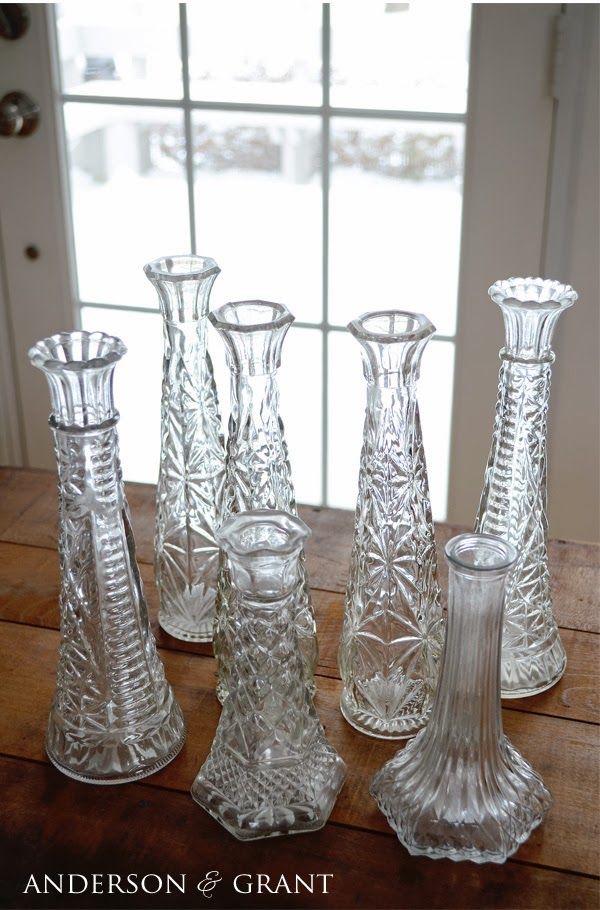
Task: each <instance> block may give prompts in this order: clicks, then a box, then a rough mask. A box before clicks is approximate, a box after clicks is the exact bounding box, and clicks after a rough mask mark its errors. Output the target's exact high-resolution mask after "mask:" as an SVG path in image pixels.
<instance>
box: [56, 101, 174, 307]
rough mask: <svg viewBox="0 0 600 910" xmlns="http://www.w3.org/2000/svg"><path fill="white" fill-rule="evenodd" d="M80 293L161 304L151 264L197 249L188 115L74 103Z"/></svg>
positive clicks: (70, 124) (70, 133)
mask: <svg viewBox="0 0 600 910" xmlns="http://www.w3.org/2000/svg"><path fill="white" fill-rule="evenodd" d="M65 126H66V132H67V141H68V147H69V160H70V176H71V202H72V212H73V227H74V239H75V258H76V263H77V274H78V279H79V295H80V297H81V299H82V300H84V301H89V302H90V303H109V304H129V305H135V306H150V307H157V306H158V304H157V299H156V294H155V292H154V290H153V289H152V287H151V285H150V284H149V282H148V281H147V280H146V278H145V277H144V275H143V272H142V267H143V265H144V264H145V263H146V262H149V261H150V260H151V259H155V258H156V257H158V256H164V255H165V254H170V253H175V252H182V251H186V250H189V248H190V238H189V213H188V202H187V190H186V182H185V169H184V165H183V161H184V155H185V144H184V137H183V115H182V113H181V111H169V110H165V109H161V108H151V107H128V106H124V105H104V104H78V103H72V104H66V105H65Z"/></svg>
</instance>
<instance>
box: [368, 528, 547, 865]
mask: <svg viewBox="0 0 600 910" xmlns="http://www.w3.org/2000/svg"><path fill="white" fill-rule="evenodd" d="M446 557H447V559H448V564H449V603H448V623H447V631H446V647H445V650H444V658H443V665H442V671H441V675H440V682H439V687H438V690H437V694H436V698H435V704H434V707H433V711H432V713H431V718H430V720H429V723H428V725H427V727H426V728H425V729H424V730H422V731H421V732H420V733H419V734H418V736H416V737H415V739H413V740H412V742H410V743H409V744H408V745H407V746H406V748H405V749H403V750H401V751H399V752H398V753H397V754H396V755H395V757H394V758H393V759H392V760H391V761H389V762H387V764H385V765H384V766H383V768H382V769H381V770H380V771H379V772H378V773H377V774H376V775H375V777H374V778H373V781H372V782H371V795H372V796H373V797H374V798H375V799H376V801H377V803H378V805H379V808H380V809H381V811H382V812H383V813H384V815H385V816H386V818H387V820H388V821H389V823H390V825H391V826H392V828H394V830H395V831H396V833H397V834H398V838H399V840H400V842H401V843H402V844H403V845H404V846H405V847H406V849H407V850H408V851H409V853H412V854H413V855H425V856H430V857H431V858H433V859H444V858H445V859H452V860H471V861H472V862H475V863H487V862H489V863H503V862H504V861H505V860H506V859H507V858H508V857H509V856H510V855H511V854H512V853H514V852H515V850H516V849H517V848H518V847H519V845H520V844H522V843H523V842H524V841H525V840H527V838H528V837H529V835H530V834H531V832H532V830H533V829H534V828H536V827H537V826H538V825H539V824H540V823H541V822H542V820H543V818H544V816H545V814H546V812H547V811H548V809H549V808H550V805H551V803H552V798H551V796H550V794H549V792H548V790H547V789H546V787H545V786H544V783H543V781H542V780H541V778H540V777H539V776H538V775H537V774H536V773H535V771H533V769H532V768H531V766H530V765H529V764H528V763H527V762H526V761H525V759H524V758H523V757H522V756H521V755H520V754H519V752H517V750H516V749H515V748H514V746H513V745H512V744H511V743H510V742H509V741H508V739H507V738H506V736H504V734H503V732H502V717H501V712H500V642H501V636H502V607H503V602H504V594H505V587H506V580H507V575H508V573H509V572H510V570H511V567H512V566H513V565H514V563H515V559H516V552H515V550H514V548H513V547H512V546H511V545H510V544H508V543H506V542H505V541H503V540H500V539H499V538H497V537H492V536H491V535H487V534H461V535H460V536H458V537H454V538H453V539H452V540H451V541H449V543H448V544H447V545H446Z"/></svg>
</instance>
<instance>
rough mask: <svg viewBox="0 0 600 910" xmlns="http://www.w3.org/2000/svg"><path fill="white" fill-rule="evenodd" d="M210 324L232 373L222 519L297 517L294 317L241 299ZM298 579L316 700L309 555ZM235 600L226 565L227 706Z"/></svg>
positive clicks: (223, 659) (218, 640)
mask: <svg viewBox="0 0 600 910" xmlns="http://www.w3.org/2000/svg"><path fill="white" fill-rule="evenodd" d="M209 319H210V321H211V322H212V324H213V326H214V327H215V329H216V330H217V331H218V332H219V334H220V335H221V337H222V339H223V342H224V343H225V349H226V353H227V362H228V364H229V368H230V370H231V416H230V418H229V436H228V440H227V462H226V475H225V493H224V499H223V515H224V517H225V518H226V517H228V516H230V515H232V514H234V513H236V512H245V511H248V510H250V509H281V510H283V511H284V512H290V513H291V514H292V515H297V509H296V500H295V498H294V488H293V486H292V480H291V470H290V463H289V460H288V451H287V445H286V443H285V438H284V433H283V423H282V421H281V418H280V417H279V387H278V382H277V371H278V369H279V366H280V363H281V347H282V344H283V340H284V338H285V336H286V333H287V330H288V329H289V327H290V325H291V324H292V322H293V321H294V317H293V316H292V314H291V313H290V311H289V310H288V309H287V308H286V307H285V306H282V304H279V303H267V302H265V301H262V300H243V301H239V302H238V303H227V304H225V305H224V306H222V307H221V308H220V309H218V310H213V312H212V313H210V314H209ZM299 572H300V578H301V582H300V584H299V585H298V586H297V588H296V591H295V595H294V596H295V609H294V621H295V623H296V630H297V633H298V644H299V647H300V651H301V655H302V660H303V663H304V675H305V679H306V682H307V685H308V686H309V688H310V689H311V691H312V692H313V693H314V670H315V666H316V663H317V635H316V626H315V618H314V613H313V609H312V602H311V598H310V591H309V587H308V579H307V576H306V568H305V565H304V554H301V556H300V567H299ZM231 599H232V595H231V581H230V578H229V571H228V567H227V564H226V563H225V561H223V563H222V567H221V575H220V580H219V597H218V601H217V619H216V624H215V642H214V647H215V656H216V657H217V661H218V682H217V695H218V697H219V699H220V701H221V702H222V701H223V700H224V699H225V698H226V697H227V691H228V686H229V683H228V679H229V674H230V672H231V660H232V655H231V643H230V636H229V632H228V627H229V623H230V619H231V613H232V610H231V609H230V607H231Z"/></svg>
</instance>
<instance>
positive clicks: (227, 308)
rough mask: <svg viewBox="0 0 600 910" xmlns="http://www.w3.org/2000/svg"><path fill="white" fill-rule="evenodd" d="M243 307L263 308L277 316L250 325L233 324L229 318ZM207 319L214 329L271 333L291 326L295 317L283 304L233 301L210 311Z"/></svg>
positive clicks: (260, 301)
mask: <svg viewBox="0 0 600 910" xmlns="http://www.w3.org/2000/svg"><path fill="white" fill-rule="evenodd" d="M244 306H248V307H250V306H252V307H255V308H259V309H260V308H262V307H264V308H265V310H266V309H267V308H268V309H270V310H271V311H274V312H275V313H277V316H275V318H272V319H270V320H267V321H265V322H252V323H240V322H235V321H233V320H232V319H230V318H229V316H230V314H231V313H232V312H240V311H241V308H242V307H244ZM234 308H235V309H234ZM208 318H209V319H210V321H211V323H212V325H213V326H214V328H215V329H218V330H225V331H228V332H242V333H246V332H269V331H273V330H274V329H279V328H282V327H283V326H286V325H291V324H292V322H294V320H295V318H296V317H295V316H294V315H293V314H292V313H291V312H290V311H289V310H288V308H287V307H286V306H285V304H283V303H273V302H271V301H269V300H233V301H230V302H229V303H224V304H223V306H220V307H218V308H217V309H216V310H212V311H211V312H210V313H209V314H208Z"/></svg>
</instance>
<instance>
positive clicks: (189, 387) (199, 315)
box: [144, 255, 225, 641]
mask: <svg viewBox="0 0 600 910" xmlns="http://www.w3.org/2000/svg"><path fill="white" fill-rule="evenodd" d="M219 271H220V269H219V267H218V266H217V264H216V262H215V261H214V260H213V259H206V258H203V257H201V256H191V255H190V256H167V257H165V258H163V259H157V260H156V261H155V262H150V263H149V264H148V265H146V266H145V268H144V272H145V274H146V276H147V278H148V279H149V281H151V282H152V284H153V285H154V287H155V288H156V291H157V293H158V297H159V300H160V307H161V312H162V316H163V326H164V344H165V350H164V361H163V387H162V414H161V455H160V471H159V476H158V489H157V498H156V537H155V575H156V585H157V588H158V594H159V600H160V607H159V613H158V621H159V623H160V625H161V626H162V628H163V629H164V630H165V631H166V632H168V633H169V634H170V635H173V636H174V637H175V638H179V639H183V640H184V641H211V640H212V635H213V623H214V615H215V599H216V592H217V580H218V571H219V548H218V547H217V545H216V543H215V528H216V527H218V525H219V523H220V521H221V503H222V495H223V480H224V476H225V449H224V445H223V437H222V434H221V418H220V416H219V409H218V402H217V391H216V387H215V381H214V378H213V369H212V363H211V360H210V356H209V354H208V352H207V350H206V326H207V321H206V317H207V315H208V301H209V295H210V291H211V288H212V285H213V282H214V280H215V278H216V277H217V275H218V274H219Z"/></svg>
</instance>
